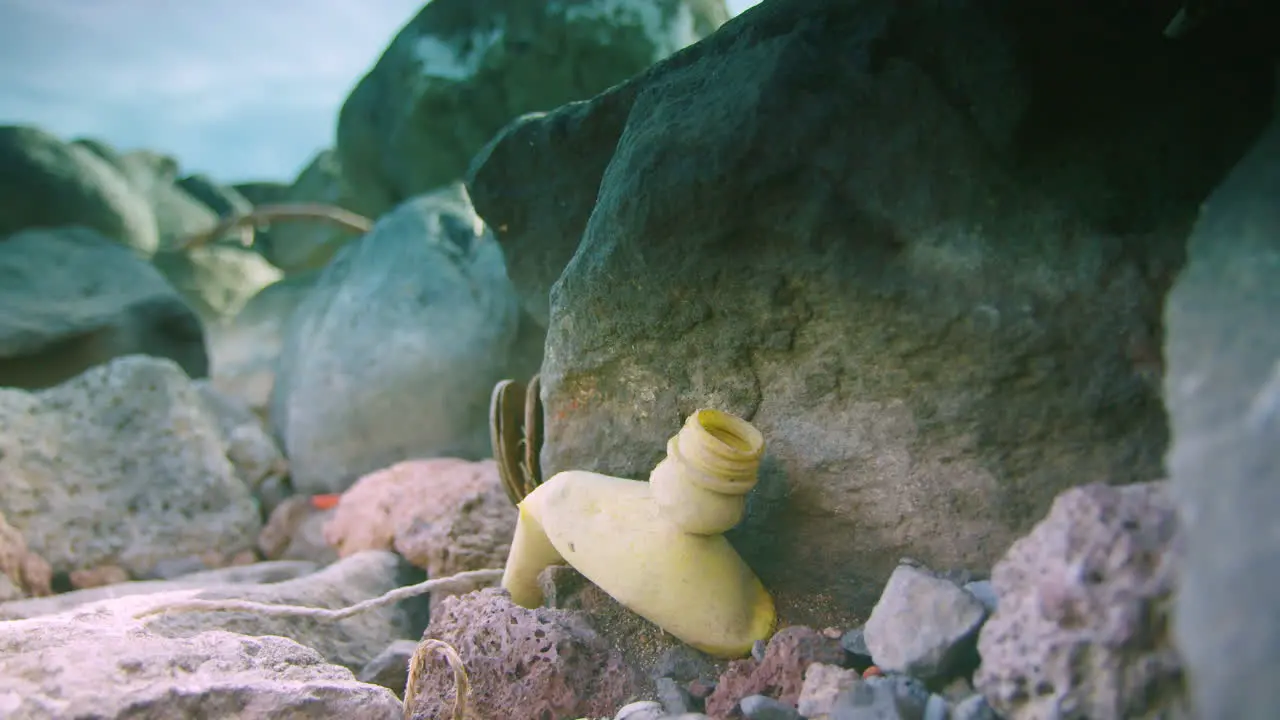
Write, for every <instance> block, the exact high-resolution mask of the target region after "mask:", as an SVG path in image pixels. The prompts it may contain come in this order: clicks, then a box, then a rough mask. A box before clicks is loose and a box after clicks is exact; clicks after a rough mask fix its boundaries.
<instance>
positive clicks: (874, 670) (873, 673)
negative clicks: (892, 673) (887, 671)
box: [862, 665, 884, 678]
mask: <svg viewBox="0 0 1280 720" xmlns="http://www.w3.org/2000/svg"><path fill="white" fill-rule="evenodd" d="M879 675H884V672H883V671H882V670H880V668H878V667H876V666H875V665H872V666H871V667H869V668H867V669H866V670H863V671H862V677H864V678H869V677H877V676H879Z"/></svg>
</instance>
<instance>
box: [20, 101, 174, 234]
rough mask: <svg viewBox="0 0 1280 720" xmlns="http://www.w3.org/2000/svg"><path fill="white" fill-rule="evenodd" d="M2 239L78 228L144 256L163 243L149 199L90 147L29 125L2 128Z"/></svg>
mask: <svg viewBox="0 0 1280 720" xmlns="http://www.w3.org/2000/svg"><path fill="white" fill-rule="evenodd" d="M0 198H3V200H2V201H0V238H2V237H4V236H5V235H11V234H13V233H17V232H19V231H22V230H28V229H33V228H52V227H61V226H64V225H80V226H83V227H87V228H91V229H93V230H96V231H98V232H99V233H101V234H102V235H103V236H105V237H107V238H109V239H111V240H114V241H115V242H118V243H120V244H122V245H124V246H126V247H129V248H132V249H134V250H135V251H137V252H138V253H139V254H140V255H142V256H144V257H146V256H150V255H151V253H153V252H155V250H156V247H157V246H158V244H159V236H158V235H157V231H156V218H155V214H154V213H152V211H151V207H150V205H149V204H148V203H147V200H146V198H145V197H143V196H142V195H141V194H139V193H138V192H137V191H136V190H135V189H134V188H133V187H132V186H131V185H130V184H129V182H128V181H127V180H126V179H125V178H124V177H123V176H122V175H121V174H120V173H119V172H118V171H117V170H116V169H115V168H114V167H112V166H111V165H110V164H109V163H107V162H106V161H104V160H103V159H102V158H101V157H99V156H98V155H96V154H95V153H93V152H92V151H91V150H89V149H88V148H86V147H83V146H82V145H80V144H75V143H65V142H63V141H62V140H60V139H58V138H57V137H54V136H53V135H50V134H49V133H47V132H45V131H43V130H41V129H39V128H36V127H31V126H28V125H5V126H0Z"/></svg>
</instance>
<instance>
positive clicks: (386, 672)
mask: <svg viewBox="0 0 1280 720" xmlns="http://www.w3.org/2000/svg"><path fill="white" fill-rule="evenodd" d="M417 649H418V641H417V640H396V641H395V642H393V643H391V644H390V645H388V646H387V647H386V649H384V650H383V651H382V652H380V653H378V654H377V655H376V656H374V658H373V659H372V660H370V661H369V662H368V664H366V665H365V666H364V667H363V668H360V672H359V673H357V674H356V677H357V678H358V679H359V680H360V682H367V683H373V684H374V685H381V686H382V687H384V688H386V689H388V690H390V691H391V692H393V693H395V694H396V696H397V697H402V696H403V695H404V687H405V684H406V683H408V682H409V661H410V660H411V659H413V653H414V652H416V651H417Z"/></svg>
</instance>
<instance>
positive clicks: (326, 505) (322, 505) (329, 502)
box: [311, 493, 342, 510]
mask: <svg viewBox="0 0 1280 720" xmlns="http://www.w3.org/2000/svg"><path fill="white" fill-rule="evenodd" d="M341 497H342V496H341V495H337V494H333V493H330V494H328V495H312V496H311V507H313V508H315V509H317V510H332V509H334V508H336V507H338V500H339V499H340V498H341Z"/></svg>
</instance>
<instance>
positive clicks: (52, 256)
mask: <svg viewBox="0 0 1280 720" xmlns="http://www.w3.org/2000/svg"><path fill="white" fill-rule="evenodd" d="M132 354H143V355H151V356H155V357H163V358H169V359H171V360H173V361H174V362H176V363H177V364H178V365H179V366H181V367H182V369H183V371H185V372H186V373H187V374H188V375H190V376H191V377H197V378H198V377H203V376H205V375H206V374H207V373H208V369H209V360H208V356H207V354H206V351H205V340H204V331H203V329H202V327H201V324H200V319H199V318H198V317H197V316H196V314H195V313H194V312H193V311H192V309H191V307H190V306H188V305H187V304H186V302H185V301H184V300H183V299H182V297H181V296H180V295H178V293H177V292H175V290H174V288H173V286H172V285H170V284H169V283H168V281H166V280H165V279H164V277H163V276H161V275H160V273H158V272H156V270H155V268H153V267H151V265H150V264H148V263H147V262H146V261H145V260H143V259H141V258H139V257H138V256H137V255H136V254H135V253H133V252H131V251H130V250H128V249H127V248H124V247H121V246H120V245H119V244H118V243H116V242H113V241H111V240H108V239H107V238H105V237H103V236H101V235H99V234H98V233H96V232H94V231H92V230H89V229H87V228H83V227H62V228H57V229H51V230H28V231H25V232H21V233H18V234H16V235H11V236H9V237H8V238H7V239H3V240H0V386H4V387H20V388H28V389H38V388H46V387H51V386H53V385H57V384H58V383H61V382H64V381H66V380H68V379H70V378H72V377H75V376H76V375H79V374H80V373H82V372H84V371H85V370H88V369H90V368H92V367H96V366H99V365H101V364H103V363H106V362H108V361H110V360H112V359H113V358H117V357H120V356H123V355H132Z"/></svg>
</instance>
